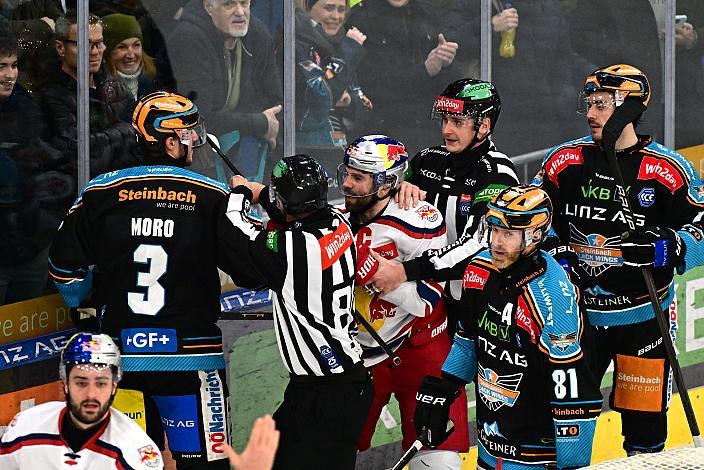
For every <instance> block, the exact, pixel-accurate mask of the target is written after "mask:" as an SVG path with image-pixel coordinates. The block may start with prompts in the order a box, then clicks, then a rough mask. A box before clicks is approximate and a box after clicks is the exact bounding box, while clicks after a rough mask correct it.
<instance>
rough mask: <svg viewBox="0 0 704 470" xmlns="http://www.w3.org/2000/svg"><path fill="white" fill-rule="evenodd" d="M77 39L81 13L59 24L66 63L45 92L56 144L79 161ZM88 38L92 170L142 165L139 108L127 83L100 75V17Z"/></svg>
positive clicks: (42, 92) (92, 20) (57, 44)
mask: <svg viewBox="0 0 704 470" xmlns="http://www.w3.org/2000/svg"><path fill="white" fill-rule="evenodd" d="M77 37H78V36H77V27H76V10H68V11H67V12H66V15H65V16H61V17H59V18H58V19H57V20H56V41H55V47H56V53H57V54H58V56H59V58H60V60H61V66H60V70H57V71H56V72H57V73H56V74H55V76H53V77H52V79H51V80H50V81H49V83H47V84H46V85H44V86H43V87H42V89H41V90H40V96H41V102H42V106H43V108H44V112H45V114H46V116H47V121H48V124H49V131H50V134H51V143H52V145H54V146H55V147H56V148H57V149H59V150H61V151H62V152H63V153H64V155H66V156H67V157H68V158H69V159H70V161H72V162H74V163H75V162H76V161H77V160H76V159H77V144H78V134H77V122H78V105H77V91H76V89H77V85H76V77H77V76H78V70H77V62H78V42H77ZM88 39H89V43H90V44H89V45H88V47H89V48H90V55H89V58H88V73H89V75H88V84H89V86H90V90H89V97H90V121H89V126H90V172H91V175H97V174H100V173H104V172H106V171H110V170H116V169H120V168H125V167H128V166H132V165H134V164H135V163H136V159H135V156H134V149H135V147H136V142H135V139H134V129H133V128H132V124H131V123H130V116H131V112H132V109H133V108H134V105H133V99H132V96H131V95H130V93H129V91H128V90H127V88H126V87H125V86H124V85H122V84H121V83H120V82H119V81H117V80H114V79H112V80H105V76H104V75H103V74H102V73H99V71H100V66H101V64H102V61H103V52H104V51H105V41H104V39H103V26H102V23H101V21H100V18H98V17H97V16H95V15H91V16H90V18H89V20H88Z"/></svg>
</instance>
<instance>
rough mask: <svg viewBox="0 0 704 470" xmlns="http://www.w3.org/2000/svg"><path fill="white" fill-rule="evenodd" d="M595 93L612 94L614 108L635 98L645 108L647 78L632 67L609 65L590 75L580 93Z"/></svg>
mask: <svg viewBox="0 0 704 470" xmlns="http://www.w3.org/2000/svg"><path fill="white" fill-rule="evenodd" d="M596 91H607V92H610V93H613V94H614V99H615V101H616V106H618V105H620V104H621V103H623V100H625V99H626V98H636V99H638V100H639V101H641V102H642V103H643V104H644V105H645V106H646V107H647V106H648V103H649V102H650V83H649V82H648V77H646V76H645V74H644V73H643V72H642V71H641V70H640V69H638V68H636V67H633V66H632V65H627V64H616V65H610V66H608V67H603V68H600V69H597V70H595V71H593V72H592V73H590V74H589V75H588V76H587V78H586V79H585V80H584V87H583V89H582V93H583V94H584V95H589V94H591V93H594V92H596Z"/></svg>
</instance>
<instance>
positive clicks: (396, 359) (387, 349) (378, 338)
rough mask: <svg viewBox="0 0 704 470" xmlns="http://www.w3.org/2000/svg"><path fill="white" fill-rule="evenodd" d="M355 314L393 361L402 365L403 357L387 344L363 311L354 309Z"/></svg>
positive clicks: (396, 364)
mask: <svg viewBox="0 0 704 470" xmlns="http://www.w3.org/2000/svg"><path fill="white" fill-rule="evenodd" d="M353 315H354V318H355V319H356V320H357V321H358V322H359V323H361V324H362V326H363V327H364V328H365V329H366V330H367V333H369V334H370V335H371V337H372V338H374V341H376V343H377V344H378V345H379V347H380V348H381V349H383V350H384V352H385V353H386V355H387V356H389V357H390V358H391V362H393V363H394V365H395V366H399V365H401V358H400V357H398V356H397V355H396V353H395V352H393V351H392V350H391V348H390V347H389V345H388V344H386V341H384V340H383V339H381V336H379V333H377V332H376V330H375V329H374V327H373V326H372V325H371V323H369V322H368V321H367V319H366V318H364V316H363V315H362V314H361V313H359V311H358V310H357V309H356V308H355V309H354V310H353Z"/></svg>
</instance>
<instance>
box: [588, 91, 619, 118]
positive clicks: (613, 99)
mask: <svg viewBox="0 0 704 470" xmlns="http://www.w3.org/2000/svg"><path fill="white" fill-rule="evenodd" d="M623 98H624V94H623V93H622V92H620V91H616V92H615V93H614V95H613V96H611V95H609V96H608V97H606V96H605V95H603V94H600V95H595V94H594V92H593V91H589V92H587V91H581V92H580V93H579V97H578V98H577V112H578V113H580V114H587V113H588V112H589V110H590V109H591V108H592V107H596V109H597V111H604V110H606V109H611V108H613V107H615V106H620V105H621V104H623Z"/></svg>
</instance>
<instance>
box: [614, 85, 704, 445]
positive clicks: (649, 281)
mask: <svg viewBox="0 0 704 470" xmlns="http://www.w3.org/2000/svg"><path fill="white" fill-rule="evenodd" d="M643 111H645V105H644V104H643V103H641V102H639V101H636V100H633V99H626V100H625V101H624V103H623V104H622V105H621V106H619V107H617V108H616V110H615V111H614V114H612V115H611V117H610V118H609V120H608V121H607V122H606V124H605V125H604V128H603V129H602V144H603V145H604V150H605V151H606V156H607V158H608V160H609V166H610V167H611V171H612V172H613V174H614V175H613V176H614V181H615V183H616V194H617V195H618V198H619V200H620V202H621V209H622V210H623V215H624V218H625V219H626V225H627V227H626V228H627V229H628V231H629V232H631V233H634V232H635V230H636V227H635V223H634V221H633V220H634V218H633V210H632V209H631V205H630V203H629V202H628V198H627V197H626V189H625V188H626V185H625V184H624V182H623V174H622V173H621V168H620V167H619V166H618V161H617V160H616V141H617V140H618V138H619V136H620V135H621V132H623V129H624V128H625V127H626V125H628V123H630V122H633V120H635V119H636V118H637V117H638V116H640V115H641V114H642V113H643ZM641 271H642V273H643V280H644V281H645V285H646V287H647V288H648V295H649V297H650V303H651V304H652V306H653V310H654V311H655V318H657V322H658V327H659V328H660V334H661V335H662V340H663V341H662V342H663V344H664V346H665V352H666V353H667V358H668V359H669V361H670V367H672V373H673V375H674V376H675V383H676V384H677V390H678V391H679V392H680V398H681V399H682V406H683V408H684V414H685V416H686V417H687V424H688V425H689V430H690V432H691V433H692V440H693V441H694V446H695V447H704V441H702V438H701V436H700V435H699V426H698V425H697V417H696V416H695V414H694V409H693V408H692V402H691V401H690V399H689V392H688V391H687V386H686V385H685V383H684V377H682V369H680V363H679V361H678V360H677V355H676V353H675V348H674V346H673V344H672V338H671V337H670V332H669V328H668V325H667V322H666V320H665V314H664V313H663V311H662V307H661V306H660V301H659V299H658V294H657V290H656V289H655V281H654V280H653V273H652V272H651V271H650V268H648V267H645V266H644V267H643V268H642V269H641Z"/></svg>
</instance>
